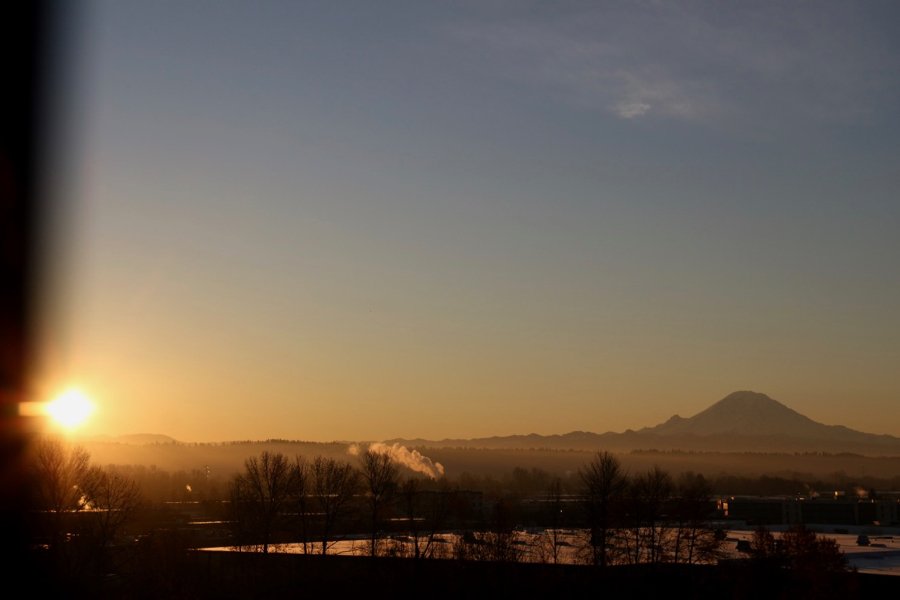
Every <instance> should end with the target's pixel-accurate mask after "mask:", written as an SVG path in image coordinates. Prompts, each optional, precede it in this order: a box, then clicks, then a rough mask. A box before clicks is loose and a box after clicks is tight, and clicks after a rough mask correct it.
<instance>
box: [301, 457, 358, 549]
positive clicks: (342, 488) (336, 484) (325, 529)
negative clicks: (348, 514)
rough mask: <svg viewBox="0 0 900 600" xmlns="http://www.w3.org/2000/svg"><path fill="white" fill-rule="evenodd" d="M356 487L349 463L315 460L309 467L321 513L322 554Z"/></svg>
mask: <svg viewBox="0 0 900 600" xmlns="http://www.w3.org/2000/svg"><path fill="white" fill-rule="evenodd" d="M358 488H359V479H358V475H357V473H356V471H355V470H354V469H353V467H352V466H350V465H349V464H348V463H345V462H338V461H336V460H334V459H333V458H324V457H322V456H318V457H316V460H315V461H314V462H313V464H312V489H313V495H314V497H315V499H316V502H318V505H319V509H320V510H321V511H322V529H321V534H322V537H321V542H322V546H321V549H322V554H326V553H327V552H328V542H329V539H330V536H331V534H332V532H333V531H334V527H335V524H336V523H337V520H338V518H339V517H340V516H341V514H342V511H343V510H344V508H345V507H346V505H347V503H348V502H349V501H350V499H351V498H353V495H354V494H355V493H356V491H357V489H358Z"/></svg>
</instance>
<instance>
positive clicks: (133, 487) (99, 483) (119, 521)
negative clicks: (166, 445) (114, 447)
mask: <svg viewBox="0 0 900 600" xmlns="http://www.w3.org/2000/svg"><path fill="white" fill-rule="evenodd" d="M88 482H89V483H88V484H87V488H86V489H85V498H86V502H85V505H86V507H88V508H89V509H90V510H91V511H93V514H92V515H91V516H92V517H93V518H92V519H90V521H89V527H88V529H87V531H86V532H85V535H86V536H87V538H88V539H89V540H90V543H91V545H92V546H93V548H94V551H95V556H94V560H95V563H96V564H97V565H98V566H100V567H104V566H105V565H106V562H107V559H108V553H107V548H108V547H109V546H110V545H111V544H112V543H114V542H115V541H116V538H117V537H118V536H119V534H120V533H121V532H122V529H123V527H124V526H125V524H126V523H127V522H128V521H129V520H130V519H131V518H132V517H133V516H134V513H135V511H136V510H137V508H138V505H139V504H140V498H141V494H140V490H139V488H138V486H137V484H136V483H135V482H134V480H133V479H128V478H126V477H123V476H122V475H120V474H118V473H115V472H112V471H109V470H103V469H101V468H99V467H92V468H91V473H90V475H89V477H88Z"/></svg>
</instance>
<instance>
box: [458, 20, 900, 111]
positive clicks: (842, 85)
mask: <svg viewBox="0 0 900 600" xmlns="http://www.w3.org/2000/svg"><path fill="white" fill-rule="evenodd" d="M454 34H455V35H456V36H458V37H459V38H461V39H463V40H465V42H466V43H467V44H470V45H472V46H474V47H476V48H478V49H479V51H480V52H482V53H483V54H484V56H485V57H486V58H487V60H485V61H484V62H485V64H487V65H490V66H491V68H494V69H498V70H499V71H500V72H501V73H502V75H503V76H505V77H509V78H513V79H515V80H518V81H520V82H524V83H527V84H529V85H533V86H535V87H536V88H540V89H544V90H545V91H547V92H548V93H550V94H554V95H556V96H558V97H560V98H562V99H563V100H565V101H567V102H570V103H573V104H576V105H579V106H582V107H587V108H590V109H595V110H601V111H604V112H607V113H608V114H610V115H612V116H615V117H618V118H621V119H629V120H635V119H646V118H654V117H657V118H669V119H677V120H682V121H707V122H716V121H718V122H722V121H724V120H726V119H728V120H730V121H734V120H737V121H741V122H756V123H767V122H768V123H775V124H777V123H778V122H781V121H783V120H785V119H795V120H796V119H801V120H809V119H813V120H832V121H835V120H836V121H842V120H850V119H858V118H860V117H865V116H867V115H870V114H873V113H877V112H878V111H879V110H884V109H885V108H886V107H891V106H893V105H894V100H896V99H897V96H898V89H897V87H898V86H897V85H896V84H895V83H893V82H895V81H897V79H898V75H900V59H898V57H897V55H896V54H897V53H896V52H891V51H889V50H888V49H889V48H890V47H894V46H895V45H896V44H895V43H894V42H891V41H890V38H889V35H888V32H887V30H886V29H885V28H884V27H879V23H877V22H875V19H874V18H873V16H872V15H865V14H861V9H860V7H859V6H857V5H856V4H853V3H836V2H835V3H827V2H823V3H816V4H815V5H808V4H797V5H793V4H790V3H782V2H774V3H753V4H752V5H745V6H743V7H738V8H735V7H729V8H728V10H725V9H724V8H722V6H721V5H720V4H718V3H715V2H712V3H702V2H700V3H655V2H628V3H601V4H600V5H598V6H592V7H590V8H587V9H585V8H584V7H583V6H580V5H579V6H577V8H572V9H571V10H568V11H567V10H560V11H557V12H554V13H552V14H550V15H549V16H548V15H547V14H546V13H544V14H543V16H542V17H540V18H539V17H533V16H531V13H527V12H525V11H523V12H522V13H520V14H519V15H517V16H512V17H507V16H504V17H502V18H496V19H494V20H492V21H491V22H490V24H486V23H483V22H479V23H469V24H466V25H463V26H459V27H457V28H456V29H455V30H454ZM886 46H887V48H886ZM891 110H892V109H891Z"/></svg>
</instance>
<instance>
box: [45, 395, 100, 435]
mask: <svg viewBox="0 0 900 600" xmlns="http://www.w3.org/2000/svg"><path fill="white" fill-rule="evenodd" d="M46 410H47V414H48V415H50V416H51V417H52V418H53V420H54V421H55V422H56V423H57V424H58V425H60V426H62V427H64V428H66V429H75V428H76V427H78V426H79V425H81V424H82V423H84V422H85V421H86V420H87V418H88V417H89V416H90V415H91V413H93V412H94V403H93V402H91V400H90V398H88V397H87V396H86V395H85V394H84V393H83V392H82V391H80V390H76V389H71V390H66V391H65V392H63V393H62V394H60V395H59V396H57V397H56V398H55V399H54V400H53V401H51V402H50V403H49V404H48V405H47V408H46Z"/></svg>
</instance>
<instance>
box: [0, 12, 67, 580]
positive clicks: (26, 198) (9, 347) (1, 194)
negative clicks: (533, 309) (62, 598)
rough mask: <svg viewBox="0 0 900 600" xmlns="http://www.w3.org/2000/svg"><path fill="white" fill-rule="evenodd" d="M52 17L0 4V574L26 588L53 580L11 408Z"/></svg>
mask: <svg viewBox="0 0 900 600" xmlns="http://www.w3.org/2000/svg"><path fill="white" fill-rule="evenodd" d="M51 13H55V10H53V9H52V8H51V3H49V2H43V1H31V2H28V1H26V2H11V3H7V4H6V5H4V8H3V15H2V17H0V50H2V52H0V55H2V57H3V63H4V64H3V71H2V72H3V93H2V94H0V106H2V117H0V123H2V124H0V428H2V431H0V449H2V450H0V451H2V457H0V459H2V460H0V503H2V505H0V510H2V523H0V527H2V531H0V540H2V541H0V544H2V545H3V555H4V557H5V562H6V564H4V571H5V572H6V573H8V574H11V575H13V577H12V581H10V578H7V581H6V585H7V586H11V585H14V582H15V579H18V578H23V579H24V578H28V579H30V584H31V585H30V588H31V589H32V590H34V589H35V586H37V588H38V589H40V588H42V587H44V586H49V585H52V583H51V582H50V581H49V580H48V579H47V578H40V579H35V577H36V576H38V575H40V574H39V573H38V571H37V568H36V566H35V564H34V563H33V562H32V561H31V559H30V556H31V553H29V552H28V546H27V544H28V539H29V532H28V531H27V528H28V525H27V523H28V519H27V511H28V509H29V506H30V491H31V489H32V486H31V485H29V481H28V479H29V475H28V471H27V469H26V468H25V461H24V459H25V450H26V447H27V440H28V429H29V427H28V423H27V418H23V417H21V416H19V410H18V407H19V402H22V401H24V400H27V399H29V398H28V381H29V377H28V373H29V367H30V366H31V365H32V364H33V359H34V356H33V354H34V339H33V334H34V332H35V327H34V317H35V315H34V312H35V310H34V308H35V301H36V297H35V291H36V284H37V279H38V273H37V272H36V271H37V265H38V263H39V261H38V254H39V251H40V244H39V242H38V237H39V227H38V226H39V224H40V222H41V215H42V214H43V211H44V209H45V207H46V202H45V199H44V198H41V197H40V196H41V193H42V191H41V182H42V175H43V173H42V170H41V167H42V162H43V161H42V157H43V156H45V155H46V150H47V148H45V147H44V146H45V144H43V143H42V141H43V140H45V139H47V138H45V137H44V136H45V134H47V133H49V132H47V131H44V129H46V127H47V121H48V119H47V113H46V112H45V109H46V108H47V100H48V98H47V93H46V92H47V79H48V75H49V73H50V71H49V70H48V68H47V67H48V66H49V65H48V60H49V59H50V58H51V57H52V55H53V52H52V51H51V48H52V46H53V41H54V40H53V36H52V33H53V32H52V30H53V29H54V28H53V27H52V26H51V18H52V17H53V16H54V15H53V14H51ZM42 582H43V583H42ZM7 589H10V587H7ZM12 589H15V588H12ZM19 589H22V588H19ZM26 589H28V588H26Z"/></svg>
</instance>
